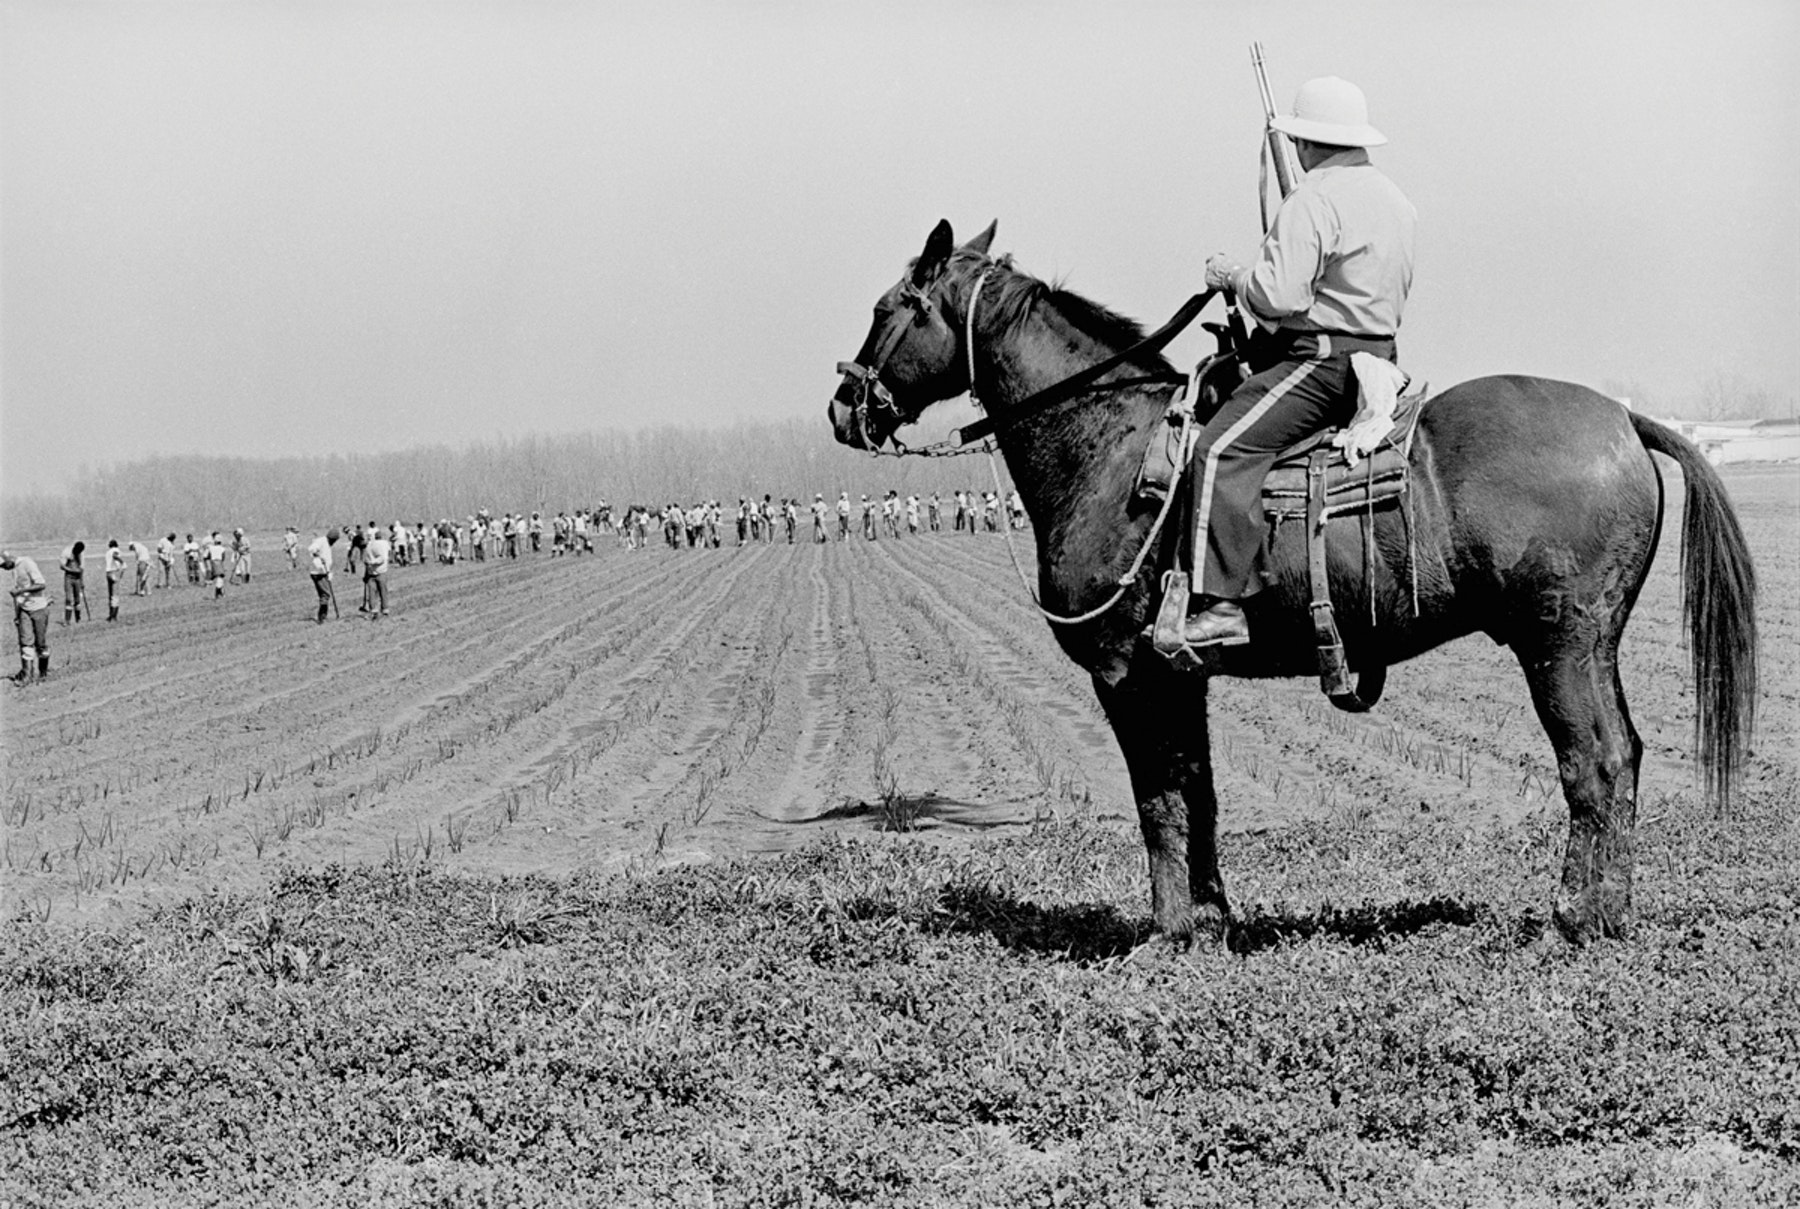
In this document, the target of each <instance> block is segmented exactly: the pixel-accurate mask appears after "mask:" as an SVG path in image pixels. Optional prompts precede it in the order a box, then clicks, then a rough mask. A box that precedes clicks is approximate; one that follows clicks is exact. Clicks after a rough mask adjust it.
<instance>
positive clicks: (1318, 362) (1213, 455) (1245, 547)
mask: <svg viewBox="0 0 1800 1209" xmlns="http://www.w3.org/2000/svg"><path fill="white" fill-rule="evenodd" d="M1275 347H1276V350H1277V352H1278V354H1279V355H1280V360H1278V361H1276V362H1275V363H1274V364H1273V365H1271V366H1269V367H1268V368H1267V369H1264V370H1261V371H1260V372H1258V373H1256V374H1253V375H1252V376H1251V377H1249V378H1247V379H1245V381H1244V383H1243V385H1241V386H1239V387H1238V388H1237V389H1236V390H1235V391H1233V392H1232V393H1231V397H1230V398H1228V399H1226V400H1225V402H1224V404H1222V405H1221V406H1220V408H1219V410H1218V411H1217V412H1216V413H1214V414H1213V416H1212V418H1211V419H1209V420H1208V421H1207V422H1206V424H1205V426H1204V427H1202V428H1201V430H1200V435H1199V439H1198V441H1197V443H1196V445H1195V449H1194V460H1193V463H1192V465H1193V473H1194V482H1195V491H1196V494H1195V499H1194V549H1195V550H1196V551H1200V552H1202V555H1203V556H1202V557H1200V558H1197V559H1196V560H1195V561H1196V563H1197V564H1198V566H1199V568H1200V573H1199V577H1198V579H1197V581H1196V582H1195V584H1194V591H1195V593H1197V594H1199V595H1204V596H1211V597H1215V598H1217V599H1221V600H1241V599H1243V598H1244V597H1246V596H1251V595H1254V594H1255V593H1257V592H1259V591H1261V590H1262V587H1263V584H1262V578H1261V575H1260V573H1259V568H1258V563H1259V560H1260V557H1261V554H1262V548H1263V542H1264V540H1265V539H1266V538H1267V536H1268V532H1269V524H1268V521H1267V519H1265V517H1264V515H1263V506H1262V484H1263V479H1264V477H1266V476H1267V474H1268V473H1269V467H1271V466H1273V465H1274V464H1275V461H1276V459H1277V458H1279V457H1280V456H1281V455H1282V453H1284V452H1285V451H1287V450H1288V449H1290V448H1292V447H1293V446H1294V445H1296V444H1298V443H1299V442H1301V441H1303V440H1305V439H1306V438H1307V437H1309V436H1312V435H1313V434H1314V433H1316V432H1322V431H1324V430H1325V429H1327V428H1337V427H1341V426H1342V425H1344V424H1347V423H1349V421H1350V418H1351V416H1353V415H1354V414H1355V412H1356V380H1355V377H1354V376H1353V375H1352V373H1351V371H1350V354H1351V353H1353V352H1366V353H1373V354H1374V355H1376V356H1378V357H1383V358H1386V359H1387V360H1390V361H1391V360H1393V358H1394V341H1393V340H1392V339H1370V338H1362V337H1350V336H1340V335H1333V334H1328V333H1324V332H1283V333H1278V334H1277V337H1276V346H1275Z"/></svg>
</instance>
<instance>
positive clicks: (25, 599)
mask: <svg viewBox="0 0 1800 1209" xmlns="http://www.w3.org/2000/svg"><path fill="white" fill-rule="evenodd" d="M12 598H13V604H14V605H16V606H18V607H19V608H21V609H23V610H24V611H25V612H27V613H36V612H37V611H39V610H40V609H44V608H48V607H49V604H50V594H49V593H48V592H47V591H45V589H44V573H43V572H42V571H40V570H38V565H37V561H36V560H35V559H31V558H26V557H25V556H24V555H20V556H18V557H17V558H15V559H14V560H13V572H12Z"/></svg>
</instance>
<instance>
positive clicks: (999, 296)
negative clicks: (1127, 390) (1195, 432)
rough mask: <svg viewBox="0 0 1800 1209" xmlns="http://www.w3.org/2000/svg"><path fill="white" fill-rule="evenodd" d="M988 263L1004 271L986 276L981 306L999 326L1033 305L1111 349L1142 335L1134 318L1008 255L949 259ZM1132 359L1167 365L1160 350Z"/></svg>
mask: <svg viewBox="0 0 1800 1209" xmlns="http://www.w3.org/2000/svg"><path fill="white" fill-rule="evenodd" d="M988 263H992V264H997V265H999V266H1000V267H1001V268H1002V269H1004V270H1006V271H1005V272H1004V273H1001V274H999V275H997V276H996V277H994V278H990V282H997V284H990V285H989V286H988V287H987V288H986V290H985V291H984V294H985V295H986V296H984V297H983V299H982V303H981V306H982V310H983V311H985V312H987V313H988V314H989V315H990V316H995V317H997V318H998V320H999V322H1000V324H1001V326H1002V328H1003V330H1006V331H1011V330H1012V329H1013V328H1015V327H1017V326H1018V325H1019V324H1020V323H1023V322H1024V321H1025V319H1026V317H1027V316H1029V315H1030V314H1031V312H1032V310H1033V309H1034V308H1036V307H1038V306H1043V307H1046V308H1048V309H1050V310H1052V311H1054V312H1056V314H1057V315H1059V316H1060V317H1061V318H1062V319H1064V320H1065V321H1066V322H1067V323H1068V324H1069V325H1070V326H1071V327H1073V328H1074V329H1075V330H1076V331H1078V332H1080V333H1081V334H1082V335H1084V336H1087V337H1089V338H1090V339H1092V340H1094V341H1095V342H1096V343H1099V344H1103V345H1105V346H1107V347H1108V348H1111V349H1114V350H1117V349H1124V348H1130V347H1131V346H1132V345H1134V344H1136V343H1137V342H1138V341H1140V340H1142V339H1143V338H1144V328H1143V325H1142V324H1140V323H1138V321H1137V320H1135V319H1128V318H1126V317H1125V316H1124V315H1121V314H1119V313H1118V312H1117V311H1114V310H1110V309H1108V308H1107V307H1104V306H1101V305H1100V304H1099V303H1098V302H1095V301H1093V300H1092V299H1090V298H1084V297H1082V296H1081V295H1080V294H1077V293H1076V292H1075V291H1073V290H1070V289H1065V288H1064V287H1063V284H1062V282H1061V281H1054V282H1045V281H1041V280H1039V279H1038V278H1036V277H1033V276H1032V275H1031V274H1029V273H1027V272H1024V271H1023V270H1021V269H1017V268H1014V267H1013V264H1012V258H1011V257H1010V256H1006V257H1002V258H1000V259H999V260H997V261H990V260H989V259H988V258H987V257H986V256H978V255H975V254H971V253H961V254H959V255H957V256H955V257H953V258H952V259H951V264H953V265H955V264H963V265H968V266H975V265H978V264H988ZM977 272H978V270H977ZM988 291H991V293H989V292H988ZM1133 361H1134V362H1136V363H1137V364H1140V365H1142V366H1144V367H1146V368H1149V369H1169V368H1171V366H1170V364H1169V361H1168V359H1167V358H1166V357H1163V356H1161V355H1160V354H1154V355H1150V356H1145V357H1136V358H1133Z"/></svg>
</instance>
